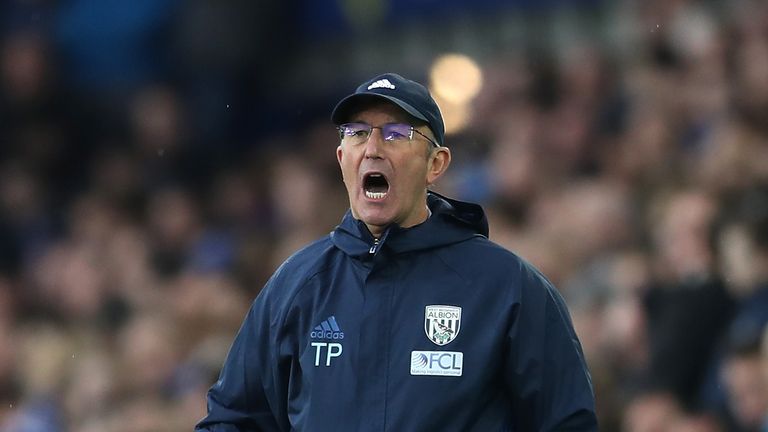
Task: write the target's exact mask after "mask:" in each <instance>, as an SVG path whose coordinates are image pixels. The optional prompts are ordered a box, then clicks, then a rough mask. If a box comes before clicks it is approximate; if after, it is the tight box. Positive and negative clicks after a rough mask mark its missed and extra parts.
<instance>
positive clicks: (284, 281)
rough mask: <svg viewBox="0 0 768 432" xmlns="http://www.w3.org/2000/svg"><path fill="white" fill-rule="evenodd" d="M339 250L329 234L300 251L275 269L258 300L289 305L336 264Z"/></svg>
mask: <svg viewBox="0 0 768 432" xmlns="http://www.w3.org/2000/svg"><path fill="white" fill-rule="evenodd" d="M335 251H337V249H336V248H335V247H334V246H333V243H332V242H331V241H330V237H329V236H328V235H326V236H325V237H323V238H320V239H318V240H316V241H314V242H312V243H310V244H308V245H306V246H304V247H303V248H301V249H299V250H298V251H296V252H295V253H293V254H292V255H291V256H290V257H288V258H287V259H286V260H285V261H283V263H282V264H281V265H280V266H279V267H278V268H277V270H275V272H274V273H273V274H272V277H270V278H269V281H267V283H266V285H265V286H264V288H263V289H262V291H261V292H260V293H259V295H258V297H257V299H256V301H257V302H258V301H266V302H268V303H271V304H273V305H276V306H279V305H284V306H287V305H288V304H289V303H290V302H291V301H292V299H293V297H295V295H296V294H297V293H298V292H300V291H301V289H302V288H303V287H304V286H305V285H306V282H307V281H308V280H310V279H311V278H312V277H313V276H315V275H316V274H318V273H320V272H322V271H323V270H325V269H327V268H328V267H329V266H330V265H331V263H333V261H334V259H335V258H334V256H336V254H335V253H334V252H335Z"/></svg>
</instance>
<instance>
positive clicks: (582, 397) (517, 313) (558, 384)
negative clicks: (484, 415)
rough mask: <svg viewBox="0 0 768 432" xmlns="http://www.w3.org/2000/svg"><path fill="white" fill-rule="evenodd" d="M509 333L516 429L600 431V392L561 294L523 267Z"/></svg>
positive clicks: (509, 371) (509, 381) (508, 382)
mask: <svg viewBox="0 0 768 432" xmlns="http://www.w3.org/2000/svg"><path fill="white" fill-rule="evenodd" d="M521 270H522V271H521V273H520V275H521V276H520V277H521V279H520V281H519V283H520V289H519V291H518V290H515V291H516V292H517V293H519V298H516V299H515V301H513V303H512V304H513V305H512V311H511V324H510V327H509V330H508V332H507V350H508V351H507V353H506V354H507V361H508V364H507V373H506V377H505V378H506V385H507V388H508V391H509V393H510V394H511V396H512V403H513V407H512V423H513V425H514V428H513V430H515V431H579V432H585V431H596V430H597V418H596V415H595V402H594V393H593V389H592V380H591V378H590V375H589V371H588V370H587V365H586V362H585V361H584V355H583V353H582V350H581V344H580V343H579V340H578V338H577V337H576V333H575V332H574V330H573V325H572V323H571V318H570V315H569V314H568V310H567V308H566V305H565V302H564V301H563V299H562V297H561V296H560V294H559V293H558V292H557V290H556V289H555V288H554V287H553V286H552V285H551V284H550V283H549V281H547V280H546V279H545V278H544V276H542V275H541V274H540V273H539V272H538V271H536V270H535V269H533V268H532V267H529V266H527V265H525V264H524V265H523V266H522V269H521Z"/></svg>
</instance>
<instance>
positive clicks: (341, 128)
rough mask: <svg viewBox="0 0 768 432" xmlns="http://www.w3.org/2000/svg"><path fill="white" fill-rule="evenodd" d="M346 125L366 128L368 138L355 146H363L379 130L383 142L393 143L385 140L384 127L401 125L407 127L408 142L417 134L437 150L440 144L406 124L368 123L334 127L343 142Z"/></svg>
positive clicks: (351, 123)
mask: <svg viewBox="0 0 768 432" xmlns="http://www.w3.org/2000/svg"><path fill="white" fill-rule="evenodd" d="M348 125H364V126H367V128H368V136H367V137H366V138H365V140H364V141H361V142H360V143H359V144H357V145H360V144H365V143H366V142H368V140H369V139H370V138H371V134H372V133H373V130H374V129H379V130H380V131H381V136H382V138H383V139H384V141H394V139H387V137H385V136H384V127H385V126H387V125H403V126H408V140H409V141H411V140H413V133H414V132H416V133H417V134H419V135H421V136H422V137H424V139H426V140H427V141H429V142H430V143H432V145H433V146H435V147H437V148H439V147H440V144H438V143H436V142H435V141H434V140H433V139H432V138H430V137H428V136H427V135H425V134H424V133H423V132H421V131H420V130H418V129H416V128H415V127H413V126H411V125H409V124H407V123H388V124H387V125H384V126H371V125H369V124H368V123H363V122H349V123H342V124H340V125H338V126H336V130H338V131H339V138H340V139H341V140H342V141H343V140H344V137H345V136H347V135H345V134H344V129H345V128H347V127H348Z"/></svg>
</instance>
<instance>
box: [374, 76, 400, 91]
mask: <svg viewBox="0 0 768 432" xmlns="http://www.w3.org/2000/svg"><path fill="white" fill-rule="evenodd" d="M375 88H388V89H392V90H394V89H395V85H394V84H392V83H391V82H389V80H388V79H386V78H385V79H380V80H377V81H374V82H373V83H372V84H371V85H369V86H368V90H373V89H375Z"/></svg>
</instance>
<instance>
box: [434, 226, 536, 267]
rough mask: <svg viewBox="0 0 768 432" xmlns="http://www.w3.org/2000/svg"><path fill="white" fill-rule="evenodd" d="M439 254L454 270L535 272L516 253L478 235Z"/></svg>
mask: <svg viewBox="0 0 768 432" xmlns="http://www.w3.org/2000/svg"><path fill="white" fill-rule="evenodd" d="M441 253H442V256H443V258H444V259H445V260H447V261H450V264H452V265H454V266H455V267H456V268H475V269H479V270H482V271H489V270H492V271H494V272H495V273H501V272H503V273H507V274H518V273H520V272H521V271H532V270H533V271H535V268H534V267H533V266H531V264H530V263H528V262H527V261H525V260H524V259H523V258H521V257H520V256H519V255H517V254H516V253H514V252H512V251H510V250H509V249H506V248H504V247H502V246H500V245H498V244H497V243H494V242H493V241H491V240H489V239H488V238H486V237H483V236H480V235H478V236H475V237H473V238H471V239H468V240H466V241H463V242H460V243H455V244H453V245H451V246H449V247H447V248H444V249H443V250H442V252H441Z"/></svg>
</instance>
